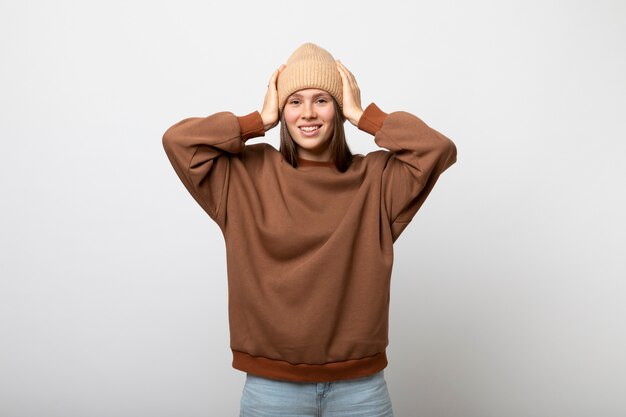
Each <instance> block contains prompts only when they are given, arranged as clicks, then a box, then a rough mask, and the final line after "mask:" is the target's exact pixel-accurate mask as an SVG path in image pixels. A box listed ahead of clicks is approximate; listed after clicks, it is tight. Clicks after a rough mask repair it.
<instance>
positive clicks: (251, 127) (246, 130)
mask: <svg viewBox="0 0 626 417" xmlns="http://www.w3.org/2000/svg"><path fill="white" fill-rule="evenodd" d="M237 121H238V122H239V127H240V128H241V139H242V140H243V141H244V142H245V141H246V140H248V139H251V138H255V137H258V136H265V126H263V119H262V118H261V113H259V112H258V111H254V112H252V113H250V114H247V115H245V116H238V117H237Z"/></svg>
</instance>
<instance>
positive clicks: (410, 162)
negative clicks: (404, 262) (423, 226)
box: [358, 103, 456, 242]
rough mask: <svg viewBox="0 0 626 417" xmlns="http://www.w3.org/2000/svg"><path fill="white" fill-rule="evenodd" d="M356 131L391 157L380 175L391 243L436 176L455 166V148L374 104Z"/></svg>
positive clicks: (420, 124)
mask: <svg viewBox="0 0 626 417" xmlns="http://www.w3.org/2000/svg"><path fill="white" fill-rule="evenodd" d="M358 128H359V129H360V130H363V131H365V132H368V133H370V134H372V135H374V141H375V142H376V144H377V145H378V146H380V147H383V148H386V149H388V150H389V151H390V152H391V153H392V155H391V157H390V158H388V160H387V163H386V165H385V168H384V170H383V174H382V193H383V198H382V200H383V201H382V204H384V205H385V208H386V212H387V214H388V216H389V222H390V225H391V231H392V235H393V241H394V242H395V240H396V239H397V238H398V237H399V236H400V234H401V233H402V231H403V230H404V229H405V228H406V227H407V226H408V224H409V222H410V221H411V219H412V218H413V216H415V213H417V211H418V210H419V208H420V207H421V206H422V204H423V203H424V200H426V197H428V194H429V193H430V191H431V190H432V189H433V187H434V185H435V183H436V182H437V179H438V178H439V175H441V173H443V172H444V171H445V170H446V169H448V168H449V167H450V166H451V165H452V164H454V163H455V162H456V146H455V144H454V142H452V141H451V140H450V139H449V138H447V137H446V136H444V135H443V134H441V133H439V132H437V131H436V130H434V129H432V128H430V127H429V126H427V125H426V123H424V122H423V121H422V120H421V119H419V118H418V117H416V116H414V115H412V114H410V113H407V112H403V111H398V112H393V113H389V114H387V113H385V112H383V111H382V110H381V109H379V108H378V107H377V106H376V104H374V103H371V104H370V105H369V106H368V107H367V108H366V109H365V111H364V112H363V115H362V116H361V119H360V120H359V123H358Z"/></svg>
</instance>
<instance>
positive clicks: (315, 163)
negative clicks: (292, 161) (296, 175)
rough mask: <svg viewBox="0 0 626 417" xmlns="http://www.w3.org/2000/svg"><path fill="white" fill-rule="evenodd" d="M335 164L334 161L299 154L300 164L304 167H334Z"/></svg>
mask: <svg viewBox="0 0 626 417" xmlns="http://www.w3.org/2000/svg"><path fill="white" fill-rule="evenodd" d="M334 165H335V164H334V163H333V161H314V160H312V159H305V158H303V157H301V156H300V155H298V166H303V167H307V166H309V167H332V166H334Z"/></svg>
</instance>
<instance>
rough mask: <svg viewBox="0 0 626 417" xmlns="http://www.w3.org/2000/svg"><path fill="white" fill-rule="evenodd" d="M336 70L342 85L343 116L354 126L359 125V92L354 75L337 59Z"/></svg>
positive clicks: (361, 110) (361, 111)
mask: <svg viewBox="0 0 626 417" xmlns="http://www.w3.org/2000/svg"><path fill="white" fill-rule="evenodd" d="M335 62H336V64H337V69H338V70H339V74H340V75H341V82H342V84H343V115H344V116H345V118H346V119H348V120H349V121H350V123H352V124H353V125H355V126H358V125H359V120H360V119H361V115H362V114H363V108H361V90H359V86H358V85H357V83H356V79H355V78H354V75H352V73H351V72H350V71H348V68H346V67H345V66H344V65H343V64H342V63H341V61H339V60H338V59H337V60H336V61H335Z"/></svg>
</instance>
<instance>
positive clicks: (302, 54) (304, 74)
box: [278, 43, 343, 112]
mask: <svg viewBox="0 0 626 417" xmlns="http://www.w3.org/2000/svg"><path fill="white" fill-rule="evenodd" d="M305 88H319V89H320V90H324V91H326V92H328V93H329V94H330V95H331V96H333V97H334V98H335V99H336V100H337V103H338V104H339V108H340V109H343V90H342V88H343V87H342V82H341V75H339V70H338V69H337V64H336V63H335V59H334V58H333V56H332V55H331V54H330V52H328V51H327V50H325V49H323V48H320V47H319V46H317V45H315V44H313V43H305V44H303V45H301V46H300V47H299V48H298V49H296V50H295V51H294V52H293V54H291V56H290V57H289V59H288V60H287V63H286V64H285V68H284V69H283V71H282V72H281V73H280V75H279V77H278V108H279V110H280V111H281V112H282V110H283V108H284V107H285V103H286V101H287V98H289V96H290V95H291V94H293V93H295V92H296V91H298V90H302V89H305Z"/></svg>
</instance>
